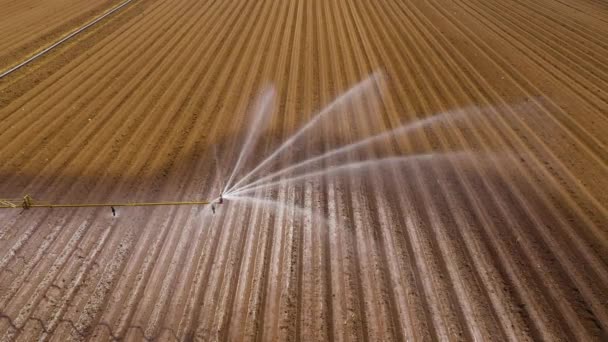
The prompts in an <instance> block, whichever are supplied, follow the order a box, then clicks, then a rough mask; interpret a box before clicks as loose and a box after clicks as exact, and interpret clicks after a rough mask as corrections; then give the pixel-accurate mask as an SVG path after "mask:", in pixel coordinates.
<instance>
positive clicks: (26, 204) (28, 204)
mask: <svg viewBox="0 0 608 342" xmlns="http://www.w3.org/2000/svg"><path fill="white" fill-rule="evenodd" d="M11 202H12V203H11ZM208 204H212V202H210V201H185V202H132V203H75V204H51V203H35V202H33V201H32V200H31V198H29V199H25V198H24V200H23V202H16V201H15V202H13V201H6V200H4V201H0V209H18V208H21V209H29V208H89V207H150V206H161V205H208Z"/></svg>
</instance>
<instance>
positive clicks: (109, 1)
mask: <svg viewBox="0 0 608 342" xmlns="http://www.w3.org/2000/svg"><path fill="white" fill-rule="evenodd" d="M118 3H119V1H118V0H93V1H77V0H52V1H43V0H23V1H15V0H0V8H1V9H2V12H0V32H2V34H1V35H0V70H3V69H7V68H8V67H10V66H11V65H13V64H16V63H18V62H20V61H21V60H23V59H25V58H26V57H29V56H30V55H32V54H34V53H35V52H37V51H39V50H41V49H43V48H44V47H46V46H48V45H50V44H51V43H52V42H54V41H56V40H58V39H59V38H60V37H62V36H64V35H67V34H69V33H70V31H71V30H73V29H75V28H76V27H79V26H82V25H84V24H86V23H87V21H89V20H90V19H92V18H93V17H94V16H97V15H100V14H101V13H103V12H105V11H106V10H108V9H110V8H111V7H112V6H114V5H115V4H118Z"/></svg>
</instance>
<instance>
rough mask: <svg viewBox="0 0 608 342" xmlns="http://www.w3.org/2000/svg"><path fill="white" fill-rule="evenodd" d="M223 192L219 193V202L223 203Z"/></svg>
mask: <svg viewBox="0 0 608 342" xmlns="http://www.w3.org/2000/svg"><path fill="white" fill-rule="evenodd" d="M222 196H223V194H220V204H222V203H224V197H222Z"/></svg>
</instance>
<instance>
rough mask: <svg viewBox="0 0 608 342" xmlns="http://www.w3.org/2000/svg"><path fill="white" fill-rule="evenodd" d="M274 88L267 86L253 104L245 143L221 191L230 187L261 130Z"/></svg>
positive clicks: (267, 117) (266, 118) (266, 117)
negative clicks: (252, 116)
mask: <svg viewBox="0 0 608 342" xmlns="http://www.w3.org/2000/svg"><path fill="white" fill-rule="evenodd" d="M274 97H275V90H274V87H272V86H270V87H267V88H266V89H265V90H264V91H263V92H262V96H261V98H260V99H259V100H258V101H257V103H256V105H255V111H254V113H255V117H254V118H253V121H252V122H251V126H249V131H248V133H247V137H246V139H245V144H244V145H243V149H242V150H241V153H240V154H239V158H238V159H237V161H236V165H235V166H234V168H233V169H232V173H231V174H230V177H229V178H228V181H227V182H226V185H225V187H224V189H223V190H222V192H226V190H227V189H228V188H229V187H230V183H231V182H232V181H233V179H234V177H235V176H236V175H237V174H238V171H239V169H240V168H241V165H242V164H243V163H244V162H245V161H246V159H247V158H248V156H249V152H251V149H252V148H253V147H254V146H255V142H256V140H257V138H258V137H259V135H260V134H261V132H262V128H263V127H264V126H265V125H266V124H267V122H268V119H269V117H270V114H271V113H272V111H271V110H269V109H270V106H271V105H272V102H273V101H274Z"/></svg>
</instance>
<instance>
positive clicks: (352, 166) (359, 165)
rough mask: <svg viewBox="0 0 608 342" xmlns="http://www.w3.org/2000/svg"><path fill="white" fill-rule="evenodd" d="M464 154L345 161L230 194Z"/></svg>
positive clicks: (431, 154)
mask: <svg viewBox="0 0 608 342" xmlns="http://www.w3.org/2000/svg"><path fill="white" fill-rule="evenodd" d="M465 156H469V157H470V156H472V154H471V153H470V152H447V153H424V154H415V155H409V156H399V157H387V158H380V159H370V160H364V161H358V162H353V163H347V164H344V165H339V166H333V167H330V168H327V169H325V170H319V171H314V172H309V173H306V174H303V175H299V176H295V177H291V178H286V179H282V180H279V181H275V182H269V183H265V184H261V185H258V186H254V187H251V188H247V189H243V190H239V191H235V192H232V193H231V194H230V195H232V196H234V195H237V196H240V195H241V194H244V193H249V192H252V191H255V190H258V189H263V188H267V187H271V186H275V185H279V184H285V183H289V182H295V181H299V180H302V179H307V178H311V177H318V176H330V175H334V174H339V173H341V172H345V171H353V170H361V169H365V168H369V167H372V166H382V165H385V164H393V163H404V162H421V161H432V160H437V159H448V158H458V159H460V158H462V157H465Z"/></svg>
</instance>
